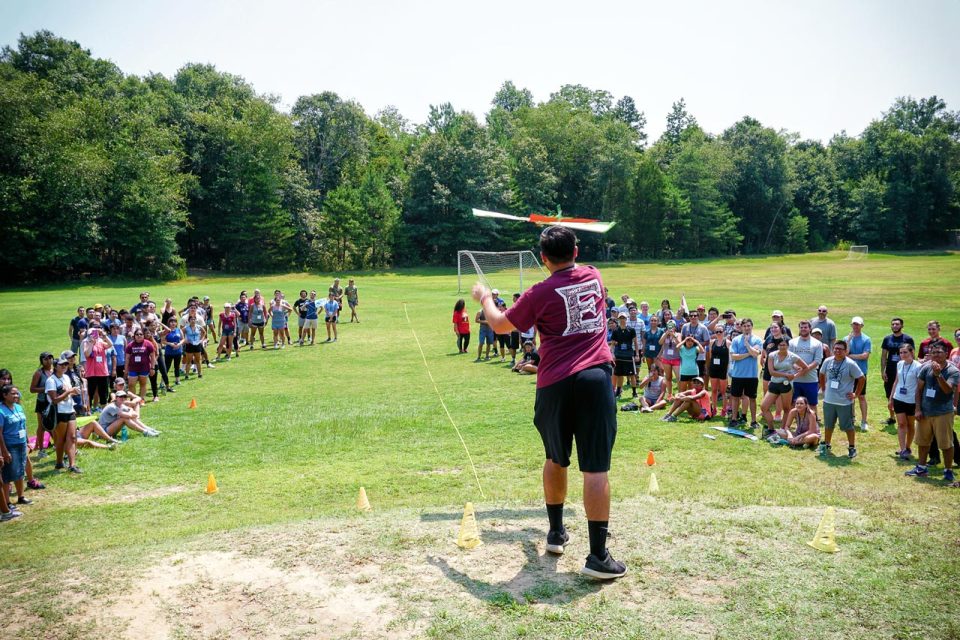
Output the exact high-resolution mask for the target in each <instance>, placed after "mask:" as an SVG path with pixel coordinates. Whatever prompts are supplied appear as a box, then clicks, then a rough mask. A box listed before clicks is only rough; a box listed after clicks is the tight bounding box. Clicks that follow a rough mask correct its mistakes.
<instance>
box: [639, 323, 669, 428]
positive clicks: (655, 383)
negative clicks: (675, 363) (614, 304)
mask: <svg viewBox="0 0 960 640" xmlns="http://www.w3.org/2000/svg"><path fill="white" fill-rule="evenodd" d="M650 320H651V321H653V322H656V321H657V320H656V316H653V317H652V318H651V319H650ZM662 373H663V372H662V371H661V369H660V365H658V364H656V363H654V364H652V365H650V373H649V374H648V375H647V377H646V378H644V379H643V380H641V381H640V386H638V387H637V390H638V391H641V390H642V391H643V395H642V396H640V411H641V412H643V413H653V412H654V411H656V410H657V409H663V408H664V407H666V406H667V400H666V396H667V385H666V384H664V381H663V375H661V374H662Z"/></svg>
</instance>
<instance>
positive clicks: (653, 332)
mask: <svg viewBox="0 0 960 640" xmlns="http://www.w3.org/2000/svg"><path fill="white" fill-rule="evenodd" d="M662 337H663V329H661V328H660V318H658V317H657V316H655V315H652V316H650V319H649V321H648V324H647V330H646V331H644V332H643V340H642V341H641V347H642V348H643V359H644V360H646V361H647V373H650V372H652V371H653V368H654V367H657V369H660V364H659V360H660V349H661V346H660V338H662ZM664 390H666V389H664Z"/></svg>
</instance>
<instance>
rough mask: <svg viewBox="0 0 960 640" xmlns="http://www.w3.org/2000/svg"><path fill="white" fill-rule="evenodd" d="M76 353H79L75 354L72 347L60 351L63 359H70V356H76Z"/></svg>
mask: <svg viewBox="0 0 960 640" xmlns="http://www.w3.org/2000/svg"><path fill="white" fill-rule="evenodd" d="M75 355H77V354H75V353H74V352H73V351H70V349H67V350H66V351H62V352H60V359H61V360H69V359H70V358H72V357H74V356H75Z"/></svg>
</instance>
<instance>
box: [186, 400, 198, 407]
mask: <svg viewBox="0 0 960 640" xmlns="http://www.w3.org/2000/svg"><path fill="white" fill-rule="evenodd" d="M196 408H197V399H196V398H192V399H191V400H190V404H188V405H187V409H196Z"/></svg>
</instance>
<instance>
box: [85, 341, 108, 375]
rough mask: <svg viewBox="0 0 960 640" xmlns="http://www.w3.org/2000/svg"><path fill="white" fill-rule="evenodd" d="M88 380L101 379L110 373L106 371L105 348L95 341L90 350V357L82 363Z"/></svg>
mask: <svg viewBox="0 0 960 640" xmlns="http://www.w3.org/2000/svg"><path fill="white" fill-rule="evenodd" d="M83 370H84V372H85V373H86V374H87V377H88V378H102V377H104V376H106V375H107V374H108V373H109V372H110V371H109V369H107V347H106V345H105V344H103V343H102V342H100V340H97V341H96V342H95V343H93V347H91V349H90V355H89V357H87V359H86V362H84V363H83Z"/></svg>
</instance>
